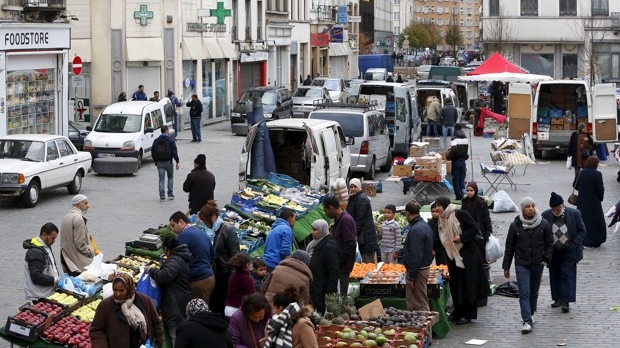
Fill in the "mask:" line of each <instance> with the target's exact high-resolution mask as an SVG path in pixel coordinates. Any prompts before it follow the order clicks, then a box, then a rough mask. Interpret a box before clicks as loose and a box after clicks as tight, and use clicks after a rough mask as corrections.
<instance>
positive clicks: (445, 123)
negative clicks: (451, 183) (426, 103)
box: [439, 98, 459, 169]
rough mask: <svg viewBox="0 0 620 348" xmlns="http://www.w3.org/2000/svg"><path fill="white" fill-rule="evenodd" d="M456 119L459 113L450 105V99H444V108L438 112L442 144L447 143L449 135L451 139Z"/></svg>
mask: <svg viewBox="0 0 620 348" xmlns="http://www.w3.org/2000/svg"><path fill="white" fill-rule="evenodd" d="M458 118H459V111H458V110H457V109H456V107H455V106H454V105H453V104H452V99H451V98H446V100H445V101H444V106H443V107H442V108H441V111H440V112H439V120H440V121H441V127H442V133H443V142H444V143H445V142H447V139H448V135H450V136H451V137H452V136H453V135H454V125H455V124H456V121H457V120H458ZM453 166H454V164H453ZM453 169H454V167H453Z"/></svg>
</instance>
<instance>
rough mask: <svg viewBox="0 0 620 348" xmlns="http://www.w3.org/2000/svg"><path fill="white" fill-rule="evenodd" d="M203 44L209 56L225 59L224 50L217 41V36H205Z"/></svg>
mask: <svg viewBox="0 0 620 348" xmlns="http://www.w3.org/2000/svg"><path fill="white" fill-rule="evenodd" d="M202 44H203V45H204V49H205V50H206V51H207V58H211V59H224V58H225V56H224V52H223V51H222V48H221V47H220V45H219V44H218V42H217V39H216V38H203V39H202Z"/></svg>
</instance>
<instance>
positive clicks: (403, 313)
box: [356, 307, 439, 329]
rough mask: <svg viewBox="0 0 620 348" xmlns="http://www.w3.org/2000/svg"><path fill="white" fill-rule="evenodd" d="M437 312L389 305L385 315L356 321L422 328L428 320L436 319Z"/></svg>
mask: <svg viewBox="0 0 620 348" xmlns="http://www.w3.org/2000/svg"><path fill="white" fill-rule="evenodd" d="M438 316H439V314H438V313H437V312H430V311H407V310H402V309H397V308H394V307H389V308H387V309H385V315H384V316H382V317H378V318H369V319H368V320H367V321H366V322H362V323H356V324H358V325H361V324H366V325H371V326H377V327H385V326H388V327H392V326H393V327H401V328H414V329H423V328H425V327H427V326H428V323H429V322H431V323H432V322H433V321H435V320H437V318H438Z"/></svg>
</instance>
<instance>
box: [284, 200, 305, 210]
mask: <svg viewBox="0 0 620 348" xmlns="http://www.w3.org/2000/svg"><path fill="white" fill-rule="evenodd" d="M283 207H284V208H289V209H292V210H294V211H296V212H298V213H300V212H306V211H307V210H308V209H307V208H306V207H304V206H302V205H300V204H298V203H296V202H294V201H288V203H286V204H284V205H283Z"/></svg>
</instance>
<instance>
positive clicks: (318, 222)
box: [306, 219, 329, 257]
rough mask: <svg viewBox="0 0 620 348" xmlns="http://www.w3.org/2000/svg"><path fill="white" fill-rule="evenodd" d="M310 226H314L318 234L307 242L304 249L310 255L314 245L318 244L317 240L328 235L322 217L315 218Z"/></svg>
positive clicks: (327, 227) (325, 223)
mask: <svg viewBox="0 0 620 348" xmlns="http://www.w3.org/2000/svg"><path fill="white" fill-rule="evenodd" d="M312 227H314V228H316V229H317V230H318V231H319V234H318V235H317V238H316V239H313V240H312V241H311V242H310V243H308V246H307V247H306V251H307V252H308V254H309V255H310V256H311V257H312V252H313V251H314V248H315V247H316V245H317V244H319V242H320V241H322V240H323V238H325V237H327V236H328V235H329V226H328V225H327V221H325V220H323V219H318V220H315V221H314V222H313V223H312Z"/></svg>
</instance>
